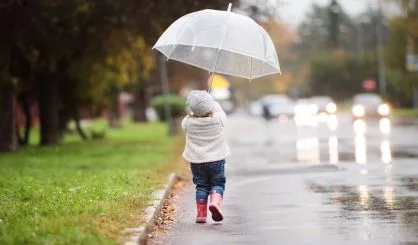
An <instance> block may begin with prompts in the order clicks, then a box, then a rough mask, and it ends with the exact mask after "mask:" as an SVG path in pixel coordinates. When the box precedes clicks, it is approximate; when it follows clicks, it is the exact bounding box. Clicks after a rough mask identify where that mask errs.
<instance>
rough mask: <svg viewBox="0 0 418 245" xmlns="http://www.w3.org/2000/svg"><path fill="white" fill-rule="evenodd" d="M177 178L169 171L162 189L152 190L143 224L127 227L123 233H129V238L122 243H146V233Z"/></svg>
mask: <svg viewBox="0 0 418 245" xmlns="http://www.w3.org/2000/svg"><path fill="white" fill-rule="evenodd" d="M177 180H178V176H177V175H176V174H175V173H171V174H170V175H169V176H168V182H167V184H166V185H165V187H164V189H162V190H158V191H156V192H154V195H153V196H154V198H153V200H152V201H151V202H150V203H149V206H148V208H147V209H145V214H144V217H143V224H142V225H141V226H139V227H136V228H128V229H126V230H125V233H127V234H129V240H128V241H126V242H125V243H124V245H138V244H141V245H142V244H146V243H147V241H148V234H149V233H150V232H151V231H152V228H153V227H154V222H155V219H156V218H157V217H158V214H159V213H160V210H161V208H162V207H163V205H164V202H165V200H166V199H167V197H168V194H169V193H170V191H171V190H172V188H173V186H174V184H175V183H176V181H177Z"/></svg>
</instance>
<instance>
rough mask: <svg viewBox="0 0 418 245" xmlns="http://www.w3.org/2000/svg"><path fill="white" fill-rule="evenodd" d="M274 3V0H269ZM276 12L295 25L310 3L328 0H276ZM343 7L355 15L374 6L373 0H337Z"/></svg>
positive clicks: (326, 0) (321, 3)
mask: <svg viewBox="0 0 418 245" xmlns="http://www.w3.org/2000/svg"><path fill="white" fill-rule="evenodd" d="M269 1H270V2H272V3H275V2H276V0H269ZM277 2H281V3H280V4H279V5H278V6H279V9H278V13H279V15H280V17H281V19H282V20H284V21H285V22H287V23H289V24H290V25H291V26H293V27H295V26H297V25H298V24H299V23H300V22H301V21H303V19H304V17H305V15H306V13H307V12H308V11H309V10H310V9H311V6H312V3H318V4H320V5H328V4H329V3H330V0H278V1H277ZM338 2H339V3H340V4H341V6H342V7H343V9H344V10H345V11H346V12H347V13H348V14H350V15H355V14H359V13H361V12H363V11H364V10H366V9H367V6H368V5H372V6H375V5H374V3H375V0H339V1H338Z"/></svg>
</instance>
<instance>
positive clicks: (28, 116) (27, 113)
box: [17, 94, 32, 145]
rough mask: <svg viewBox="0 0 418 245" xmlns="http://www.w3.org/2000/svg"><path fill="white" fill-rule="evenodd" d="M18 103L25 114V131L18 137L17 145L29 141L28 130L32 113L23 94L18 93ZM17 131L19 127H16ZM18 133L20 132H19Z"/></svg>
mask: <svg viewBox="0 0 418 245" xmlns="http://www.w3.org/2000/svg"><path fill="white" fill-rule="evenodd" d="M19 103H20V105H21V106H22V111H23V114H24V115H25V131H24V133H23V137H19V136H18V137H19V145H27V144H28V143H29V137H30V130H31V127H32V114H31V111H30V103H29V101H28V98H27V97H26V95H25V94H20V95H19ZM17 131H18V132H19V129H17ZM19 135H20V134H19Z"/></svg>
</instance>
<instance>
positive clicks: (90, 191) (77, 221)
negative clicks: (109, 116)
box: [0, 124, 179, 245]
mask: <svg viewBox="0 0 418 245" xmlns="http://www.w3.org/2000/svg"><path fill="white" fill-rule="evenodd" d="M165 133H166V127H165V126H163V125H161V124H149V125H133V124H124V125H123V128H122V129H114V130H109V131H108V132H107V135H106V138H105V139H102V140H91V141H85V142H81V141H80V140H79V139H78V138H77V137H76V136H68V137H66V139H65V140H64V143H62V144H61V145H59V146H56V147H37V146H30V147H27V148H24V149H21V150H19V151H18V152H17V153H11V154H1V155H0V244H2V245H5V244H115V243H118V242H120V241H121V239H123V238H124V237H123V236H122V231H123V229H124V228H128V227H133V226H135V225H138V222H139V221H140V217H141V213H142V211H143V209H144V208H145V207H146V205H147V202H148V201H149V200H150V197H151V194H152V192H153V191H154V190H156V189H157V188H160V187H162V185H163V183H165V182H166V180H167V178H166V177H167V174H168V173H169V172H170V171H172V170H174V169H175V168H176V167H177V166H178V163H176V161H177V162H179V161H178V160H179V159H178V157H177V155H174V154H173V149H174V148H175V145H176V142H177V143H178V142H179V141H178V139H170V138H169V137H167V136H165ZM33 140H36V138H35V137H33ZM177 145H179V144H177ZM170 152H171V153H170ZM170 157H171V158H172V159H175V160H171V162H170V161H169V158H170Z"/></svg>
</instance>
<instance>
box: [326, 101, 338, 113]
mask: <svg viewBox="0 0 418 245" xmlns="http://www.w3.org/2000/svg"><path fill="white" fill-rule="evenodd" d="M327 112H328V113H336V112H337V106H336V105H335V104H334V103H329V104H328V105H327Z"/></svg>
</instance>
